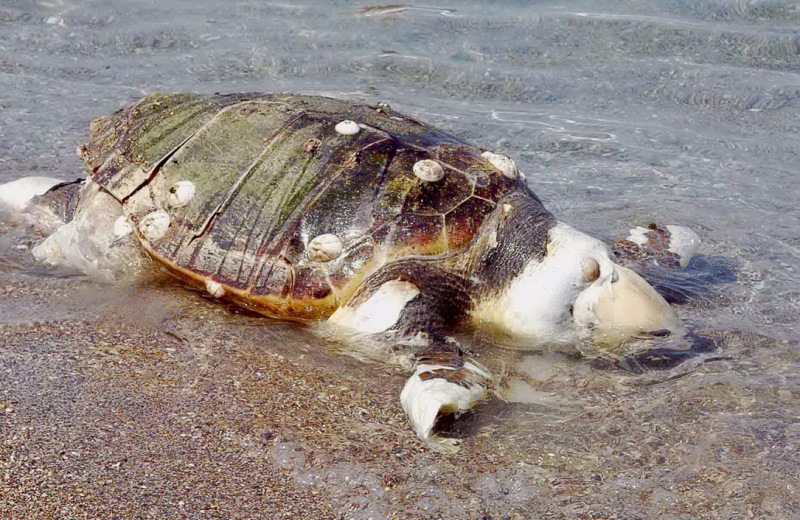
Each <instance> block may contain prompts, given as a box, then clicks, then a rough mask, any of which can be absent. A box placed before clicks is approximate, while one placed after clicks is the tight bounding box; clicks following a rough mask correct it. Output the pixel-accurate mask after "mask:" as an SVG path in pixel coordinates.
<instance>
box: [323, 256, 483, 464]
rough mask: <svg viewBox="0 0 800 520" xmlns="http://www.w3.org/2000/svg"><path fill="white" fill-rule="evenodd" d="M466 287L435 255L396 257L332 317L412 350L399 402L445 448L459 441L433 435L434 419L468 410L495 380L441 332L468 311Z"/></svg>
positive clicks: (421, 430)
mask: <svg viewBox="0 0 800 520" xmlns="http://www.w3.org/2000/svg"><path fill="white" fill-rule="evenodd" d="M470 294H471V292H470V286H469V282H468V281H467V280H466V279H464V278H462V277H460V276H457V275H454V274H452V273H447V272H446V271H443V270H441V269H437V268H436V266H435V265H434V263H433V262H428V261H420V260H410V261H401V262H396V263H394V264H390V265H389V266H386V267H384V268H383V269H381V270H379V271H378V272H377V273H375V274H374V275H372V276H371V277H369V278H368V279H367V280H365V281H364V283H363V284H362V285H361V286H360V287H359V289H358V291H357V292H356V293H355V294H354V295H353V297H352V298H351V299H350V301H349V302H348V303H347V304H346V305H344V306H342V307H341V308H339V309H338V310H337V311H336V312H335V313H334V314H333V315H332V316H331V317H330V322H332V323H335V324H337V325H339V326H342V327H345V328H348V329H351V330H355V331H358V332H361V333H364V334H376V335H380V336H379V337H380V338H390V339H391V340H392V341H395V342H398V343H401V344H406V345H409V346H410V348H412V349H415V352H414V353H415V355H416V367H415V371H414V373H413V375H411V377H410V378H409V379H408V381H407V382H406V385H405V387H404V388H403V391H402V392H401V394H400V401H401V404H402V406H403V409H404V410H405V412H406V414H407V415H408V418H409V420H410V421H411V423H412V426H413V428H414V431H415V432H416V434H417V435H418V436H419V437H420V438H421V439H423V440H429V439H431V440H434V441H437V442H436V444H437V445H438V446H439V447H441V448H443V449H445V451H452V448H453V447H454V446H455V444H456V442H455V441H453V440H451V439H441V438H439V437H438V436H434V435H433V428H434V426H435V424H436V421H437V419H438V418H439V417H440V416H441V415H444V414H455V415H456V416H458V415H460V414H461V413H463V412H465V411H467V410H469V409H471V408H472V407H473V406H474V405H475V403H477V402H478V401H480V400H482V399H483V398H485V397H486V394H487V387H488V384H489V382H490V381H491V379H492V377H491V375H490V374H489V372H488V371H487V370H486V369H485V368H483V367H481V366H480V365H479V364H478V363H477V362H475V361H473V360H470V359H468V358H467V357H466V356H465V355H464V353H463V351H462V349H461V348H460V347H459V345H458V344H457V343H455V342H454V341H452V340H449V339H446V336H445V334H446V333H447V331H448V329H449V328H451V327H453V326H454V325H457V324H458V323H460V322H462V321H463V319H464V318H465V317H466V316H467V314H468V312H469V310H470V308H471V305H472V300H471V297H470Z"/></svg>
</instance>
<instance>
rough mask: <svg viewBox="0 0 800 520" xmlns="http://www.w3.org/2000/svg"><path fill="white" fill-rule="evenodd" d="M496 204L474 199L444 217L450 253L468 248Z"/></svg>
mask: <svg viewBox="0 0 800 520" xmlns="http://www.w3.org/2000/svg"><path fill="white" fill-rule="evenodd" d="M494 207H495V206H494V204H492V203H490V202H488V201H486V200H483V199H479V198H477V197H472V198H470V199H468V200H466V201H465V202H464V203H463V204H461V205H459V206H458V207H457V208H455V209H454V210H453V211H451V212H449V213H448V214H447V215H445V216H444V219H445V229H446V230H447V244H448V249H449V250H450V251H458V250H460V249H463V248H465V247H467V246H468V245H469V244H470V243H471V242H472V241H473V239H474V238H475V237H476V236H477V235H478V231H479V230H480V227H481V225H482V224H483V221H484V219H485V218H486V215H488V214H489V213H490V212H491V211H492V210H493V209H494Z"/></svg>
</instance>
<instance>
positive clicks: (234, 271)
mask: <svg viewBox="0 0 800 520" xmlns="http://www.w3.org/2000/svg"><path fill="white" fill-rule="evenodd" d="M343 120H351V121H354V122H355V123H357V124H358V127H357V128H358V131H357V132H356V133H354V134H347V133H345V134H343V133H340V132H337V130H336V125H337V124H338V123H340V122H342V121H343ZM351 128H352V126H351ZM81 150H82V156H83V159H84V160H85V161H86V163H87V164H88V166H89V170H90V175H91V177H92V179H93V180H94V181H95V182H96V183H98V184H99V185H101V186H102V187H103V188H104V189H105V190H107V191H108V192H109V193H111V194H112V195H113V196H114V197H115V198H117V199H118V200H119V201H120V202H122V203H123V209H124V213H125V215H126V216H127V217H128V219H129V220H130V221H131V223H132V224H133V227H134V229H135V230H136V233H137V235H138V237H139V239H140V240H141V241H142V244H143V245H144V247H145V249H146V250H147V251H148V252H149V253H150V255H151V256H153V258H155V259H156V260H157V261H159V262H162V263H163V264H164V265H165V266H167V267H168V268H169V269H170V270H171V271H173V272H174V274H176V275H177V276H178V277H180V278H183V279H184V280H186V281H188V282H190V283H193V284H195V285H200V286H206V287H209V286H213V287H214V288H215V289H217V290H215V291H214V292H216V293H217V294H218V295H221V294H225V295H226V297H228V298H231V299H233V300H235V301H237V302H238V303H240V304H242V305H245V306H248V307H251V308H253V309H255V310H257V311H259V312H262V313H264V314H268V315H272V316H277V317H283V318H294V319H318V318H323V317H327V316H329V315H330V314H331V313H332V312H333V311H334V310H336V308H338V307H339V305H341V304H342V303H344V302H346V301H347V299H348V298H349V297H350V295H351V294H352V293H353V292H354V291H355V289H356V288H357V287H358V285H359V284H360V283H361V282H362V281H363V280H364V278H365V277H367V276H369V275H371V274H372V273H375V272H376V271H377V270H379V269H380V268H381V267H383V266H385V265H386V264H388V263H390V262H397V261H401V260H403V259H407V258H410V257H414V258H418V259H422V260H430V261H434V262H435V261H436V260H437V259H442V258H446V257H449V258H452V257H453V256H456V255H460V254H463V253H464V252H466V251H468V250H469V249H470V247H471V246H472V244H474V243H475V242H476V237H477V236H478V232H479V229H480V227H481V224H482V222H483V221H484V219H485V218H486V216H487V215H488V214H489V213H490V212H491V211H492V210H493V209H494V207H495V206H496V205H497V203H498V201H500V200H501V199H502V198H504V197H506V196H508V195H509V194H510V193H511V192H520V191H523V192H525V193H526V194H528V195H530V196H532V194H531V193H530V192H529V191H528V188H527V187H526V186H525V183H524V182H523V181H522V180H521V179H519V178H514V176H507V175H504V174H503V173H502V172H501V171H499V170H498V169H497V168H495V167H494V166H493V165H492V164H491V163H490V162H489V161H487V160H486V159H485V158H483V157H482V156H481V150H480V149H478V148H475V147H473V146H470V145H468V144H467V143H464V142H463V141H461V140H459V139H457V138H455V137H452V136H450V135H448V134H446V133H443V132H441V131H439V130H436V129H434V128H431V127H429V126H426V125H424V124H421V123H418V122H416V121H414V120H412V119H409V118H407V117H405V116H401V115H399V114H396V113H394V112H392V111H390V110H388V109H387V108H381V107H369V106H365V105H358V104H352V103H349V102H344V101H338V100H334V99H329V98H323V97H313V96H292V95H263V94H243V95H242V94H238V95H214V96H201V95H165V94H153V95H150V96H147V97H146V98H144V99H143V100H141V101H140V102H139V103H138V104H136V105H134V106H132V107H130V108H128V109H124V110H121V111H119V112H117V113H116V114H114V115H113V116H111V117H109V118H104V119H99V120H96V121H94V122H93V123H92V126H91V135H90V140H89V143H88V144H87V145H86V146H84V147H82V149H81ZM425 159H430V160H434V161H436V162H438V163H439V164H440V165H441V166H442V167H443V171H444V176H443V177H442V178H441V179H440V180H437V181H425V180H422V179H421V178H419V177H418V176H417V175H415V173H414V165H415V164H416V163H417V162H418V161H421V160H425ZM180 181H190V182H191V183H193V186H194V196H193V197H192V198H191V199H190V200H189V201H188V203H186V204H185V205H183V206H180V207H176V206H175V205H170V203H169V199H168V197H169V194H170V189H171V188H172V187H173V186H175V185H176V183H178V182H180ZM154 214H156V215H157V216H159V217H160V218H162V219H163V218H167V219H168V220H166V221H167V222H168V224H169V225H168V226H167V227H166V228H165V230H164V232H163V233H156V234H153V233H146V232H145V230H144V225H145V224H146V223H147V221H148V219H152V218H153V215H154ZM165 215H166V216H165ZM322 235H334V236H335V237H337V238H338V240H339V241H341V245H342V248H341V253H339V254H338V256H335V257H334V258H332V259H328V258H327V257H325V258H321V259H320V258H319V257H318V256H315V255H309V251H308V246H309V243H310V242H312V240H313V239H314V238H315V237H319V236H322ZM323 260H327V261H323Z"/></svg>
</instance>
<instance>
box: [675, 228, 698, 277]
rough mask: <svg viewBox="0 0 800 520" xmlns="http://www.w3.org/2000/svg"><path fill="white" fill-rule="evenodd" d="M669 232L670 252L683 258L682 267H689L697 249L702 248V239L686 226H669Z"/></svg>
mask: <svg viewBox="0 0 800 520" xmlns="http://www.w3.org/2000/svg"><path fill="white" fill-rule="evenodd" d="M667 231H669V234H670V235H671V236H670V239H669V251H671V252H673V253H675V254H676V255H678V256H680V257H681V267H686V266H687V265H689V260H691V259H692V257H693V256H694V254H695V253H697V249H698V248H699V247H700V237H699V236H697V233H695V232H694V231H692V230H691V229H689V228H687V227H684V226H673V225H669V224H668V225H667Z"/></svg>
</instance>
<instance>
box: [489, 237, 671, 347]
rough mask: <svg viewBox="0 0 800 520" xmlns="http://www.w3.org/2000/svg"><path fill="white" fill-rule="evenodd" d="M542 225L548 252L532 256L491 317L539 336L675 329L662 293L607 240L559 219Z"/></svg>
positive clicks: (608, 336) (604, 337)
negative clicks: (621, 262) (617, 260)
mask: <svg viewBox="0 0 800 520" xmlns="http://www.w3.org/2000/svg"><path fill="white" fill-rule="evenodd" d="M542 231H543V232H540V237H539V245H538V246H539V250H540V251H541V250H542V249H543V251H541V253H540V254H536V255H533V256H531V257H529V258H528V259H527V260H526V262H525V263H524V265H522V266H521V269H520V271H519V272H518V273H516V276H513V277H512V279H511V281H510V282H509V283H508V284H507V286H505V287H504V288H503V290H502V291H501V296H500V297H499V298H497V299H495V300H494V301H493V302H492V304H491V305H490V307H491V308H492V310H491V312H490V314H491V318H490V319H491V321H494V322H496V323H497V324H499V325H501V326H502V328H504V329H506V330H508V331H509V332H511V333H512V334H515V335H519V336H527V337H535V338H537V339H538V340H541V341H563V340H566V339H570V338H575V337H576V336H577V337H592V338H593V339H594V340H596V341H600V342H602V343H605V344H612V345H613V344H619V343H620V342H621V341H622V340H624V339H626V338H629V337H631V336H635V335H639V334H643V333H645V334H646V333H653V332H656V331H659V332H661V331H664V330H675V329H676V328H677V326H678V321H677V318H676V316H675V313H674V312H673V310H672V308H671V307H670V306H669V304H668V303H667V302H666V301H665V300H664V298H663V297H662V296H661V295H660V294H658V293H657V292H656V291H655V289H653V287H652V286H651V285H650V284H648V283H647V282H646V281H645V280H644V279H642V278H641V277H640V276H639V275H638V274H636V273H635V272H633V271H631V270H630V269H627V268H626V267H623V266H621V265H618V264H617V263H615V261H614V257H613V254H612V253H611V251H610V250H609V248H608V247H607V246H606V245H605V244H604V243H603V242H601V241H600V240H597V239H596V238H593V237H591V236H589V235H586V234H584V233H582V232H580V231H578V230H576V229H574V228H572V227H570V226H568V225H566V224H563V223H561V222H555V221H551V222H550V224H549V225H548V226H547V229H546V230H542ZM542 243H544V245H543V247H542ZM534 247H535V246H534Z"/></svg>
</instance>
